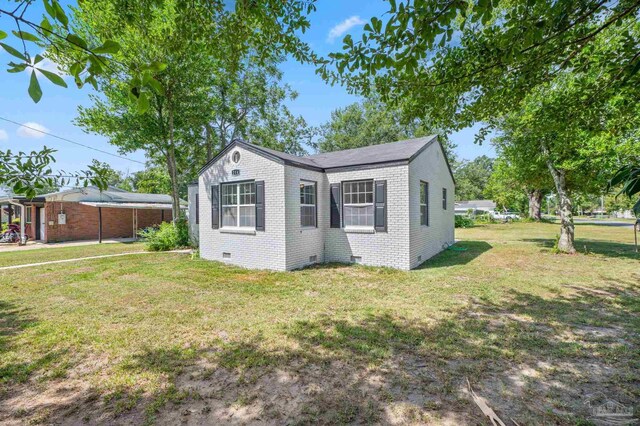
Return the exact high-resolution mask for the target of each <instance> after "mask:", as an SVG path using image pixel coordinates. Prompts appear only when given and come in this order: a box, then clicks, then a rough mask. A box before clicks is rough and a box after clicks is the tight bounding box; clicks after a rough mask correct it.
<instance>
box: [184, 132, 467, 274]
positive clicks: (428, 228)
mask: <svg viewBox="0 0 640 426" xmlns="http://www.w3.org/2000/svg"><path fill="white" fill-rule="evenodd" d="M454 186H455V183H454V180H453V175H452V174H451V170H450V168H449V165H448V162H447V159H446V156H445V153H444V151H443V149H442V145H441V144H440V143H439V142H438V138H437V137H436V136H430V137H426V138H419V139H412V140H407V141H400V142H394V143H390V144H381V145H373V146H368V147H364V148H358V149H352V150H346V151H338V152H333V153H325V154H316V155H311V156H306V157H297V156H294V155H289V154H285V153H282V152H278V151H274V150H271V149H267V148H264V147H261V146H257V145H252V144H248V143H245V142H241V141H235V142H233V143H232V144H230V145H229V146H227V147H226V148H225V149H224V150H223V151H222V152H221V153H220V154H218V156H216V157H215V158H214V159H213V160H212V161H210V162H209V163H208V164H207V165H206V166H205V167H204V168H203V169H202V170H201V172H200V176H199V179H198V183H197V184H194V185H192V186H191V187H190V188H189V203H190V205H189V212H190V214H189V218H190V225H191V229H192V234H194V236H197V238H198V239H199V243H200V255H201V256H202V257H203V258H205V259H210V260H219V261H224V262H229V263H233V264H237V265H241V266H244V267H248V268H264V269H275V270H291V269H297V268H301V267H304V266H306V265H309V264H313V263H322V262H355V263H363V264H367V265H375V266H390V267H394V268H398V269H411V268H415V267H416V266H418V265H420V264H421V263H422V262H423V261H425V260H427V259H428V258H430V257H432V256H433V255H435V254H437V253H439V252H440V251H441V250H443V248H444V247H446V246H447V245H449V244H453V242H454V208H453V204H454V203H453V200H454ZM196 204H197V205H198V208H197V209H196ZM196 234H197V235H196Z"/></svg>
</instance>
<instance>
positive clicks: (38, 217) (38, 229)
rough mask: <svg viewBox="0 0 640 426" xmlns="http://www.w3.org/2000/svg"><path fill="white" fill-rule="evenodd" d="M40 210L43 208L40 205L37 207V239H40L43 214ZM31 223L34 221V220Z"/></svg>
mask: <svg viewBox="0 0 640 426" xmlns="http://www.w3.org/2000/svg"><path fill="white" fill-rule="evenodd" d="M40 210H42V209H41V208H40V207H36V220H35V225H36V232H35V235H34V238H35V239H36V240H39V239H40V215H41V214H42V213H41V212H40ZM31 223H34V221H33V220H32V221H31Z"/></svg>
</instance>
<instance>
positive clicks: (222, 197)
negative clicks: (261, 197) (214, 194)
mask: <svg viewBox="0 0 640 426" xmlns="http://www.w3.org/2000/svg"><path fill="white" fill-rule="evenodd" d="M247 183H252V184H253V193H254V194H255V196H256V197H257V190H256V187H255V184H256V181H255V180H239V181H232V182H221V183H220V195H219V196H218V197H219V198H220V229H221V230H223V229H227V230H228V229H239V230H254V231H255V229H256V224H255V221H256V214H255V213H254V223H253V226H240V207H253V211H254V212H255V210H256V203H253V204H240V185H243V184H247ZM231 185H233V186H235V187H236V200H237V203H236V204H227V205H225V204H224V189H223V188H224V187H225V186H231ZM256 201H257V200H256ZM231 206H235V207H236V218H237V219H236V225H233V226H232V225H224V208H225V207H231Z"/></svg>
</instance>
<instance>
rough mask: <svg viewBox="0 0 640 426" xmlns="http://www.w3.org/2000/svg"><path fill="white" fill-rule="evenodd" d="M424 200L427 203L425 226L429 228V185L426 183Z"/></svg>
mask: <svg viewBox="0 0 640 426" xmlns="http://www.w3.org/2000/svg"><path fill="white" fill-rule="evenodd" d="M424 191H425V194H424V199H425V201H426V204H427V205H426V206H425V212H424V222H425V223H424V224H425V225H427V226H429V183H425V185H424Z"/></svg>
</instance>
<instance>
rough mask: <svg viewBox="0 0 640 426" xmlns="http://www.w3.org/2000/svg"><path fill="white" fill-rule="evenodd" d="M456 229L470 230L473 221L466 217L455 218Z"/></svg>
mask: <svg viewBox="0 0 640 426" xmlns="http://www.w3.org/2000/svg"><path fill="white" fill-rule="evenodd" d="M455 218H456V222H455V223H456V228H471V227H472V226H473V225H474V222H473V219H471V218H470V217H467V216H458V215H456V216H455Z"/></svg>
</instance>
